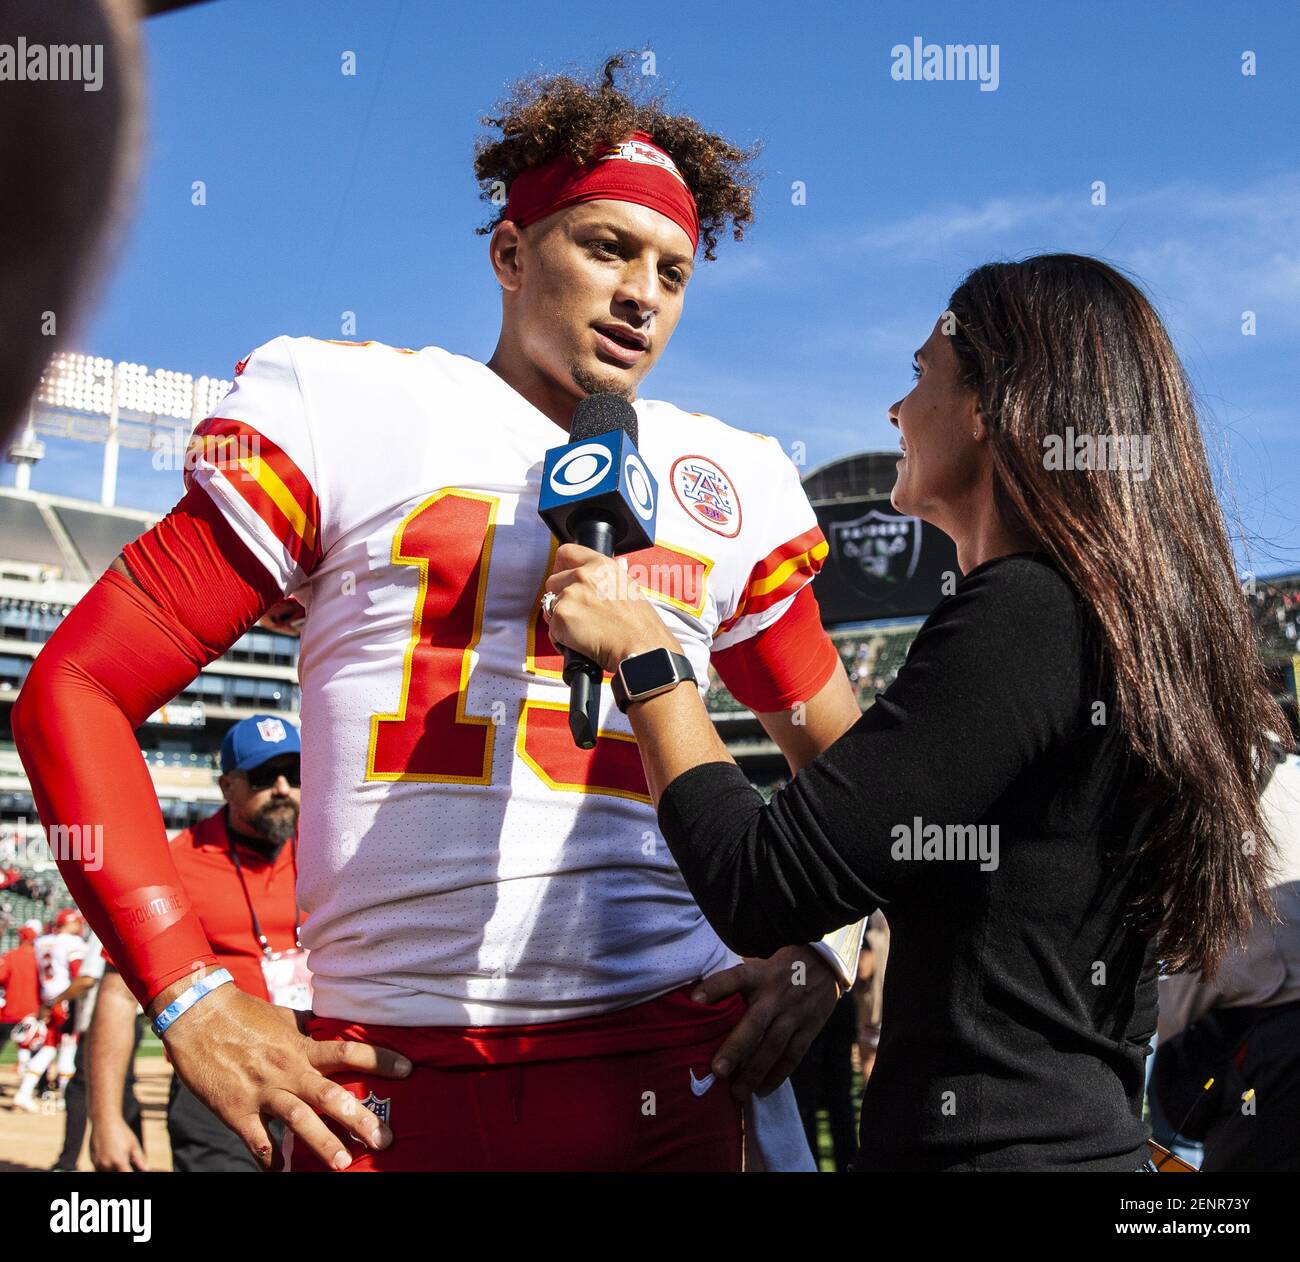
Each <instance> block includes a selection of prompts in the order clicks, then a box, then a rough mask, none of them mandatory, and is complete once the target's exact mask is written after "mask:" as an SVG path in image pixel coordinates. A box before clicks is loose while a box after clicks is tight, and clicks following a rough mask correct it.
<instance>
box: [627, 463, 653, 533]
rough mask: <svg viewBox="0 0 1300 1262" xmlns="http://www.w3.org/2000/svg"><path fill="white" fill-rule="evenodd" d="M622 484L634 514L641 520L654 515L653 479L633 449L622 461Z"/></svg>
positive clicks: (646, 519) (647, 519) (648, 518)
mask: <svg viewBox="0 0 1300 1262" xmlns="http://www.w3.org/2000/svg"><path fill="white" fill-rule="evenodd" d="M623 485H624V486H625V487H626V488H627V495H628V499H630V500H631V501H632V507H633V508H634V509H635V510H636V515H637V516H638V517H640V518H641V520H642V521H649V520H650V519H651V518H652V517H653V516H654V515H655V492H654V479H653V478H652V477H651V476H650V470H649V469H647V468H646V467H645V465H644V464H643V463H642V460H641V457H640V456H638V455H637V454H636V452H634V451H629V452H628V453H627V458H626V459H625V460H624V461H623Z"/></svg>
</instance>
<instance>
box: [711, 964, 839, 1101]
mask: <svg viewBox="0 0 1300 1262" xmlns="http://www.w3.org/2000/svg"><path fill="white" fill-rule="evenodd" d="M691 993H692V997H698V996H700V995H703V996H704V998H703V1002H705V1003H717V1002H719V1001H720V1000H722V999H725V998H726V997H727V996H728V995H741V996H743V997H744V999H745V1002H746V1004H747V1005H748V1009H747V1011H746V1012H745V1015H744V1017H743V1018H742V1019H741V1021H740V1023H739V1024H738V1025H737V1026H736V1028H735V1029H734V1030H732V1032H731V1033H730V1035H728V1037H727V1040H726V1042H724V1043H723V1044H722V1046H721V1047H720V1048H718V1051H717V1053H716V1054H715V1056H714V1057H713V1064H712V1069H713V1072H714V1073H715V1074H717V1075H718V1077H719V1078H728V1079H730V1081H731V1093H732V1095H733V1096H734V1097H735V1098H736V1099H737V1100H740V1101H741V1102H742V1103H743V1102H744V1101H746V1100H748V1099H749V1097H750V1096H751V1095H752V1094H754V1093H757V1094H758V1095H760V1096H764V1095H768V1094H769V1093H771V1092H773V1091H775V1090H776V1089H777V1087H779V1086H780V1085H781V1084H782V1083H783V1082H784V1081H785V1080H786V1079H787V1078H788V1077H789V1076H790V1075H791V1074H792V1073H793V1072H794V1070H795V1068H796V1066H798V1064H799V1062H800V1061H801V1060H802V1059H803V1057H804V1053H805V1052H806V1051H807V1050H808V1048H809V1047H810V1046H811V1044H812V1041H813V1039H815V1038H816V1037H817V1034H818V1032H819V1031H820V1030H821V1028H822V1026H823V1025H825V1024H826V1018H827V1017H829V1016H830V1014H831V1009H832V1008H834V1007H835V1004H836V1001H837V1000H838V999H839V981H838V979H837V977H836V976H835V973H834V972H833V971H832V969H831V966H830V965H829V964H828V963H827V962H826V960H825V959H824V958H823V956H822V955H821V954H820V953H819V952H817V951H815V950H814V949H813V948H812V947H807V946H793V947H783V948H782V949H781V950H780V951H778V952H777V953H776V954H775V955H772V956H769V957H768V958H767V959H765V960H745V961H744V962H743V963H740V964H737V965H736V966H735V967H734V968H728V969H724V970H723V971H722V972H720V973H714V974H713V975H712V976H711V977H706V978H705V979H704V980H703V981H701V982H700V983H699V984H698V985H697V986H696V988H695V989H694V991H692V992H691Z"/></svg>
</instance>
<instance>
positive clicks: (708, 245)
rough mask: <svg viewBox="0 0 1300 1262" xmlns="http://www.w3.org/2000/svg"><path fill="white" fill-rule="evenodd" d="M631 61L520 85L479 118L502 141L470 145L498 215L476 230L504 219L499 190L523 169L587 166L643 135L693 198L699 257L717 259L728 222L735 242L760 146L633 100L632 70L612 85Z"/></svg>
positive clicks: (750, 212)
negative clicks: (568, 163)
mask: <svg viewBox="0 0 1300 1262" xmlns="http://www.w3.org/2000/svg"><path fill="white" fill-rule="evenodd" d="M637 55H638V54H636V53H635V52H621V53H617V54H615V55H614V56H612V57H610V58H609V59H608V60H607V61H606V62H605V64H604V67H603V68H602V70H601V72H600V74H599V75H598V76H593V78H592V79H591V80H590V81H589V82H586V83H583V82H579V81H578V80H577V79H574V78H571V77H569V76H568V75H551V76H544V75H537V76H534V77H532V78H528V79H521V80H520V81H519V82H518V83H515V84H513V85H512V86H511V88H510V89H509V92H508V95H507V96H506V97H505V98H504V99H503V100H502V101H501V102H499V103H498V105H497V106H496V112H495V114H489V115H487V116H485V117H484V118H482V119H480V120H479V121H480V122H481V123H482V124H483V125H484V126H486V127H493V128H497V129H499V130H500V132H501V138H500V139H496V138H495V137H484V138H482V139H480V140H479V141H478V142H477V143H476V144H475V146H474V174H475V177H476V178H477V180H478V182H479V184H480V185H481V186H482V190H483V191H482V193H481V194H480V195H481V196H482V198H483V200H484V201H490V202H492V203H493V204H494V205H496V206H498V207H499V208H500V209H499V210H498V213H497V214H496V215H495V216H494V218H493V219H492V220H491V221H490V222H489V223H487V224H484V225H483V226H482V227H479V228H476V229H475V231H476V232H478V233H479V234H486V233H489V232H491V231H492V230H493V229H494V228H495V227H496V226H497V224H498V223H500V222H501V220H502V219H503V218H504V213H505V212H504V201H503V197H502V194H503V191H504V192H505V193H507V194H508V192H509V189H510V185H511V183H512V182H513V180H514V178H515V176H517V175H518V174H519V173H520V172H521V171H526V170H528V169H529V168H530V167H535V166H540V165H541V164H542V163H544V162H547V161H549V160H550V159H551V158H553V157H555V156H556V155H557V154H560V153H567V154H568V155H569V156H570V157H571V158H572V159H573V160H574V161H575V162H579V163H582V162H586V161H587V160H588V159H589V158H590V157H591V155H592V154H593V153H594V152H595V150H596V149H597V148H598V147H599V146H600V145H602V144H616V143H618V142H619V141H622V140H625V139H627V137H628V136H629V135H631V133H632V132H634V131H644V132H646V133H647V134H648V135H650V136H651V138H652V139H653V140H654V142H655V144H657V145H658V146H659V147H660V148H661V149H663V150H664V151H665V152H666V153H667V154H668V156H669V157H670V158H672V160H673V162H675V163H676V164H677V169H678V170H679V171H680V172H681V174H682V178H683V179H684V180H685V181H686V185H687V187H688V188H689V189H690V190H691V193H692V194H693V195H694V197H695V206H696V209H697V211H698V213H699V217H700V236H701V238H702V239H703V241H704V257H705V258H706V259H713V258H715V257H716V255H715V254H714V247H715V246H716V245H717V243H718V236H719V234H720V233H721V232H723V231H725V230H726V227H727V222H728V220H730V222H731V225H732V237H733V238H734V239H735V240H737V241H739V240H741V238H742V237H743V236H744V234H745V225H746V224H747V223H749V222H750V221H751V220H752V219H753V217H754V191H755V182H756V178H757V177H756V176H755V174H754V173H753V172H751V171H750V170H749V163H751V162H752V161H753V160H754V159H755V158H756V157H758V154H759V151H760V149H761V145H758V144H755V145H753V146H751V147H750V148H748V149H741V148H738V147H737V146H735V145H733V144H730V143H728V142H727V141H726V140H724V139H723V138H722V137H721V136H718V135H715V134H714V133H713V132H709V131H705V130H704V128H703V127H701V126H700V125H699V123H697V122H696V121H695V120H694V119H693V118H688V117H687V116H686V115H684V114H669V113H666V112H665V110H664V101H663V98H661V97H658V96H652V97H650V98H649V99H647V100H645V101H643V102H637V101H636V100H635V99H634V92H633V91H632V90H631V88H630V84H631V83H633V82H635V81H634V80H633V79H632V76H631V72H627V73H626V74H625V75H624V76H623V77H624V78H625V80H627V82H626V83H625V85H624V86H623V87H620V86H619V85H618V84H617V83H616V80H615V71H617V70H622V71H625V72H626V71H627V61H628V58H629V57H634V56H637Z"/></svg>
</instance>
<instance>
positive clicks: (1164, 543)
mask: <svg viewBox="0 0 1300 1262" xmlns="http://www.w3.org/2000/svg"><path fill="white" fill-rule="evenodd" d="M914 374H915V377H916V384H915V385H914V387H913V388H912V390H911V391H910V392H909V393H908V394H907V395H906V397H905V398H903V399H901V400H900V401H899V402H898V403H896V404H895V405H894V406H893V407H892V408H891V409H890V419H891V421H892V422H893V423H894V424H895V425H897V426H898V428H899V431H900V436H901V439H902V448H903V455H902V458H901V459H900V460H899V462H898V463H899V469H898V481H897V483H896V485H895V487H894V491H893V496H892V499H893V504H894V507H895V508H896V509H898V511H900V512H904V513H907V514H909V515H915V516H919V517H921V518H922V519H923V520H925V521H928V522H930V523H931V524H932V525H934V526H936V527H937V528H939V529H940V530H943V531H944V532H945V533H946V534H948V535H949V536H951V537H952V539H953V540H954V542H955V543H956V547H957V560H958V566H959V568H960V570H961V573H962V577H961V579H960V580H959V581H958V582H957V584H956V586H955V590H954V591H953V592H952V593H951V594H950V595H948V596H947V598H946V599H944V600H942V601H941V602H940V603H939V605H938V607H937V608H936V609H935V611H934V613H932V614H931V615H930V617H929V618H928V619H927V620H926V622H925V625H924V626H923V627H922V628H921V630H920V632H919V633H918V635H917V637H916V639H915V641H914V642H913V643H912V646H911V651H910V653H909V654H908V657H907V660H906V662H905V664H904V665H903V666H902V668H901V670H900V671H899V673H898V676H897V678H896V679H895V681H894V683H893V684H892V685H890V687H889V688H888V689H887V690H886V691H885V692H884V693H883V694H882V696H881V697H880V699H879V700H878V701H877V702H876V704H875V705H873V706H871V707H869V708H868V709H867V711H866V712H865V713H864V714H863V715H862V717H861V718H860V719H859V720H858V722H857V723H856V724H854V726H853V727H852V728H850V729H849V731H848V732H846V733H845V734H844V735H843V736H842V737H840V739H839V740H838V741H836V742H835V743H834V744H833V745H832V746H830V748H828V749H827V750H825V751H824V752H823V753H821V754H820V755H819V756H818V757H817V758H816V759H814V760H813V761H812V762H811V763H809V764H808V765H807V766H805V767H803V768H802V769H801V770H800V771H799V772H798V773H797V774H796V775H795V776H794V778H793V779H792V780H791V782H790V784H789V785H788V786H787V787H786V788H785V789H784V790H782V791H781V792H779V793H777V794H776V795H775V796H774V797H773V798H772V800H771V801H770V802H768V803H765V802H764V801H763V799H762V797H761V796H760V795H759V794H758V793H757V792H755V790H754V789H753V788H752V787H751V786H750V785H749V783H748V781H747V780H746V778H745V775H744V773H743V772H742V771H741V770H740V769H739V768H738V767H737V766H736V764H735V762H734V760H733V759H732V758H731V756H730V754H729V753H728V751H727V749H726V747H725V746H724V745H723V744H722V742H721V740H720V739H719V737H718V733H717V730H716V729H715V728H714V726H713V724H712V723H711V722H710V721H709V718H708V715H707V713H706V712H705V710H704V707H703V706H702V705H701V703H700V697H699V693H698V691H697V690H696V689H695V688H693V687H686V688H682V687H678V686H675V685H674V683H673V681H672V679H671V675H670V673H669V672H668V671H666V670H665V671H664V672H663V675H664V676H667V677H666V678H665V679H664V683H663V686H662V687H661V688H660V689H658V690H651V689H650V688H647V692H648V693H650V695H649V696H647V698H646V699H645V700H643V701H639V702H636V703H634V704H632V705H630V706H628V715H629V717H630V719H631V722H632V728H633V731H634V732H635V734H636V739H637V748H638V751H639V753H640V756H641V759H642V762H643V764H644V767H645V771H646V780H647V783H648V785H649V787H650V791H651V794H652V797H653V800H654V802H655V804H656V806H657V809H658V818H659V824H660V828H661V829H662V831H663V835H664V838H665V839H666V841H667V843H668V846H669V848H670V850H671V852H672V854H673V857H674V858H675V859H676V861H677V865H678V868H679V869H680V871H681V873H682V876H683V878H684V879H685V881H686V884H687V885H688V886H689V887H690V890H691V893H692V894H693V895H694V896H695V899H696V901H697V902H698V903H699V905H700V908H701V910H702V911H703V912H704V914H705V916H707V917H708V919H709V921H710V923H711V924H712V925H713V927H714V928H715V929H716V930H717V931H718V933H719V935H720V936H721V938H722V940H723V941H724V942H725V943H726V944H727V945H728V946H730V947H732V948H733V949H734V950H736V951H738V952H739V953H741V954H742V955H769V954H770V953H771V952H773V951H775V950H777V949H779V948H781V947H783V946H785V945H786V944H788V943H792V942H807V941H811V940H813V939H815V938H817V937H818V936H819V935H821V934H824V933H826V932H828V931H832V930H834V929H836V928H837V927H838V926H840V925H845V924H849V923H851V922H853V921H855V920H856V919H857V918H859V917H861V916H862V915H864V914H866V913H869V912H871V911H872V910H874V909H875V908H876V907H878V906H880V905H882V904H885V905H887V908H888V915H889V925H890V939H891V940H890V959H889V968H888V976H887V981H886V990H887V994H886V999H885V1012H884V1019H883V1023H882V1032H881V1042H880V1049H879V1053H878V1055H877V1058H876V1066H875V1070H874V1072H873V1073H872V1075H871V1080H870V1081H869V1083H868V1084H867V1088H866V1093H865V1096H864V1099H863V1105H862V1125H861V1135H862V1146H861V1149H860V1152H859V1156H858V1159H857V1160H856V1161H855V1163H854V1166H855V1169H861V1170H879V1169H912V1170H941V1169H964V1170H983V1169H1032V1168H1054V1169H1093V1170H1116V1171H1132V1170H1137V1169H1139V1168H1142V1167H1143V1165H1144V1163H1145V1159H1146V1153H1147V1146H1146V1145H1147V1140H1148V1138H1149V1131H1148V1129H1147V1127H1146V1124H1145V1123H1144V1122H1143V1121H1142V1113H1141V1105H1142V1094H1143V1088H1144V1073H1143V1068H1144V1058H1145V1054H1146V1050H1147V1046H1148V1044H1149V1041H1150V1038H1151V1035H1152V1033H1153V1032H1154V1029H1155V1023H1156V972H1157V962H1158V961H1164V962H1165V964H1166V965H1167V966H1168V967H1169V969H1170V971H1182V970H1186V969H1189V968H1192V969H1197V970H1199V971H1201V972H1202V973H1203V974H1204V975H1205V976H1207V977H1208V976H1210V975H1212V974H1213V973H1214V971H1215V969H1216V968H1217V967H1218V966H1219V963H1220V960H1221V959H1222V957H1223V955H1224V952H1225V950H1226V949H1227V947H1228V946H1229V945H1230V944H1231V943H1232V942H1233V941H1234V940H1235V939H1237V938H1239V937H1241V936H1244V935H1245V933H1246V931H1247V930H1248V929H1249V927H1250V924H1251V922H1252V918H1253V916H1254V914H1255V912H1256V909H1257V908H1258V907H1261V906H1262V907H1267V906H1268V905H1269V903H1270V896H1269V890H1268V873H1269V869H1270V864H1271V859H1272V851H1273V849H1274V846H1273V843H1272V841H1271V839H1270V838H1269V837H1268V833H1267V829H1266V825H1265V820H1264V815H1263V812H1262V810H1261V807H1260V800H1259V793H1258V788H1259V782H1260V778H1261V775H1262V773H1263V770H1264V762H1265V760H1267V758H1268V753H1267V744H1266V734H1267V733H1268V732H1269V731H1281V730H1282V728H1283V723H1284V720H1283V716H1282V713H1281V711H1280V710H1279V708H1278V706H1277V704H1276V703H1275V702H1274V700H1273V699H1272V697H1271V695H1270V693H1269V690H1268V686H1267V680H1266V676H1265V673H1264V671H1263V669H1262V666H1261V663H1260V661H1259V658H1258V655H1257V654H1256V652H1255V651H1254V640H1253V636H1252V634H1251V622H1250V612H1249V609H1248V606H1247V603H1246V601H1245V599H1244V596H1243V593H1242V590H1241V587H1240V586H1239V584H1238V581H1237V574H1236V566H1235V563H1234V558H1233V553H1232V547H1231V544H1230V542H1229V538H1228V534H1227V530H1226V528H1225V525H1224V521H1223V517H1222V513H1221V511H1220V508H1219V504H1218V501H1217V499H1216V496H1215V488H1214V483H1213V479H1212V477H1211V474H1210V469H1209V465H1208V462H1207V460H1206V456H1205V448H1204V443H1203V440H1202V436H1201V431H1200V424H1199V421H1198V419H1197V415H1196V410H1195V406H1194V403H1193V401H1192V397H1191V393H1190V391H1189V389H1188V387H1187V383H1186V376H1185V374H1184V371H1183V368H1182V365H1181V363H1180V362H1179V360H1178V356H1177V354H1176V352H1175V351H1174V348H1173V345H1172V343H1171V342H1170V340H1169V336H1168V334H1167V332H1166V331H1165V329H1164V327H1163V325H1162V324H1161V322H1160V318H1159V316H1158V315H1157V314H1156V312H1155V310H1154V309H1153V308H1152V306H1151V304H1150V302H1149V300H1148V299H1147V298H1146V296H1145V295H1144V294H1143V293H1142V292H1141V291H1140V290H1139V289H1138V288H1137V287H1136V286H1135V285H1134V284H1133V283H1132V282H1131V281H1130V280H1128V279H1127V278H1126V277H1124V276H1121V275H1120V274H1119V273H1118V272H1116V271H1115V270H1114V269H1113V268H1111V267H1108V266H1107V265H1106V264H1104V263H1102V262H1100V261H1098V260H1096V259H1090V258H1084V257H1081V256H1078V255H1041V256H1037V257H1034V258H1029V259H1025V260H1023V261H1020V262H1015V263H994V264H988V265H986V266H984V267H980V268H977V269H975V270H974V271H973V272H972V273H970V275H968V276H967V277H966V278H965V280H964V281H963V282H962V283H961V285H960V286H959V287H958V289H957V290H956V292H955V293H954V294H952V296H951V297H950V299H949V301H948V303H947V310H946V311H944V312H943V314H942V315H941V316H940V317H939V319H938V320H936V322H935V325H934V327H933V329H932V330H931V331H930V335H929V337H928V338H927V339H926V341H925V344H924V345H923V346H922V348H921V349H920V351H918V352H917V356H916V362H915V364H914ZM1067 453H1068V454H1067ZM1081 453H1082V455H1081ZM619 583H620V580H619V569H618V565H617V562H615V561H613V560H611V559H609V558H606V557H602V556H600V555H599V554H597V553H594V552H592V551H590V550H589V549H584V548H578V547H577V546H576V545H573V544H566V545H564V546H563V547H561V548H560V550H559V552H558V554H557V557H556V570H555V572H554V573H553V574H552V575H551V577H550V578H549V579H548V580H547V582H546V589H547V590H548V591H549V592H553V593H554V594H555V596H556V600H555V602H554V603H553V605H552V607H551V610H550V627H551V638H552V640H553V641H554V642H555V643H563V644H565V645H567V646H569V647H570V648H572V649H575V650H577V651H578V652H581V653H584V654H586V655H587V656H589V657H591V658H592V659H593V660H595V661H597V662H598V663H599V664H600V665H601V666H603V667H604V668H605V669H606V670H610V671H615V670H619V669H620V668H621V665H622V663H623V662H624V661H625V660H626V659H628V658H629V657H637V656H640V655H642V654H644V655H645V658H644V661H643V664H644V666H645V669H646V671H647V673H648V675H649V676H650V678H658V677H659V672H658V670H657V668H656V666H655V665H654V663H657V662H659V661H661V660H662V657H663V654H661V652H660V650H668V652H670V653H671V652H672V651H675V650H676V648H677V646H676V642H675V641H674V639H673V637H672V635H671V633H670V632H669V631H668V629H667V628H666V626H665V624H664V622H663V620H662V619H661V618H660V617H659V616H658V614H657V613H656V611H655V607H654V605H653V604H652V603H651V602H650V601H648V600H645V599H644V598H642V597H641V595H640V593H639V591H638V589H637V588H636V587H635V585H632V586H630V587H629V586H627V585H626V582H625V581H624V583H623V586H621V587H620V585H619ZM624 591H626V595H623V594H622V593H623V592H624ZM1246 837H1250V838H1252V839H1254V840H1255V844H1253V845H1251V846H1243V845H1242V844H1241V839H1242V838H1246Z"/></svg>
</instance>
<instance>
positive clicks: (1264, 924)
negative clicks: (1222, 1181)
mask: <svg viewBox="0 0 1300 1262" xmlns="http://www.w3.org/2000/svg"><path fill="white" fill-rule="evenodd" d="M1279 753H1280V751H1279ZM1263 807H1264V813H1265V817H1266V819H1267V821H1268V825H1269V831H1270V833H1271V835H1272V836H1273V838H1274V839H1275V841H1276V842H1277V844H1278V850H1279V860H1280V861H1279V863H1278V865H1277V867H1276V869H1275V870H1274V873H1273V886H1272V890H1273V901H1274V904H1275V905H1276V907H1277V910H1278V912H1279V914H1280V915H1281V917H1282V920H1281V923H1280V924H1274V923H1270V922H1269V921H1268V920H1266V919H1264V918H1263V917H1258V916H1257V917H1256V920H1255V923H1254V924H1253V925H1252V927H1251V931H1250V936H1249V937H1248V938H1247V939H1246V940H1245V942H1244V943H1242V944H1241V945H1240V946H1239V947H1236V948H1234V949H1233V950H1231V951H1229V952H1228V953H1227V955H1225V956H1224V960H1223V964H1222V965H1221V966H1220V968H1219V972H1218V974H1217V976H1216V977H1215V978H1214V979H1213V980H1207V979H1206V978H1205V977H1203V976H1202V975H1201V974H1200V973H1196V972H1191V973H1181V974H1178V975H1177V976H1174V977H1168V978H1165V979H1164V980H1163V981H1162V982H1161V985H1160V1044H1159V1047H1158V1048H1157V1049H1156V1060H1155V1065H1154V1066H1153V1068H1152V1075H1151V1091H1152V1094H1153V1095H1154V1096H1155V1097H1156V1098H1157V1099H1158V1101H1159V1103H1160V1108H1161V1112H1162V1113H1163V1114H1164V1116H1165V1117H1166V1118H1167V1119H1168V1121H1169V1124H1170V1125H1171V1126H1173V1127H1176V1128H1177V1130H1178V1133H1179V1134H1180V1135H1181V1136H1182V1137H1183V1138H1184V1139H1190V1140H1199V1141H1202V1142H1203V1143H1204V1145H1205V1159H1204V1161H1203V1162H1202V1164H1201V1169H1202V1170H1207V1171H1211V1170H1234V1171H1241V1170H1249V1171H1252V1172H1253V1171H1258V1170H1284V1171H1291V1172H1296V1171H1300V759H1297V758H1295V757H1287V756H1286V755H1285V754H1280V759H1279V762H1278V765H1277V767H1276V769H1275V770H1274V772H1273V775H1272V778H1271V779H1270V780H1269V782H1268V787H1267V788H1266V789H1265V790H1264V797H1263ZM1211 1080H1213V1085H1212V1086H1210V1087H1208V1088H1207V1087H1206V1083H1207V1082H1210V1081H1211Z"/></svg>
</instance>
